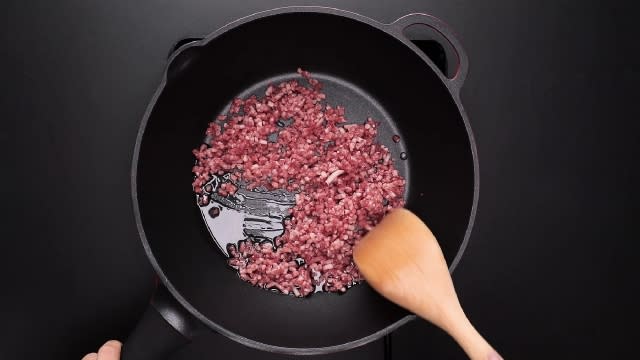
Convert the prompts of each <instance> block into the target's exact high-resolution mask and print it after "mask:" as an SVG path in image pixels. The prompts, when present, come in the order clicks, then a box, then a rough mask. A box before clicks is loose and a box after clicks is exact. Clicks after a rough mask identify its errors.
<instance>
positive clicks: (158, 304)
mask: <svg viewBox="0 0 640 360" xmlns="http://www.w3.org/2000/svg"><path fill="white" fill-rule="evenodd" d="M199 327H200V324H199V322H198V320H197V319H195V318H194V317H193V315H191V314H190V313H189V312H188V311H187V310H186V309H185V308H184V307H183V306H182V305H180V303H178V301H176V300H175V298H174V297H173V296H172V295H171V294H170V293H169V291H168V290H167V289H166V288H165V287H164V286H163V285H159V286H158V289H157V290H156V292H155V294H154V296H153V298H152V300H151V303H150V304H149V307H148V308H147V310H146V311H145V313H144V315H142V318H141V319H140V320H139V321H138V324H137V325H136V327H135V329H134V330H133V332H132V333H131V334H130V335H129V337H128V338H127V340H126V341H125V343H124V345H123V347H122V355H121V360H162V359H167V358H168V357H169V356H170V355H171V354H172V353H174V352H175V351H177V350H178V349H180V348H181V347H182V346H184V345H186V344H188V343H189V342H190V341H191V339H192V337H193V336H194V335H195V333H196V332H197V330H198V329H199Z"/></svg>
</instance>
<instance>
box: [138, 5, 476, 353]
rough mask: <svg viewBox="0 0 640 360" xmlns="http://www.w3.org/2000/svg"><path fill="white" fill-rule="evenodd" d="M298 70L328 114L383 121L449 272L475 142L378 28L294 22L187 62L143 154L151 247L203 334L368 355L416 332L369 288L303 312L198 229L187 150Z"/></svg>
mask: <svg viewBox="0 0 640 360" xmlns="http://www.w3.org/2000/svg"><path fill="white" fill-rule="evenodd" d="M298 67H302V68H304V69H305V70H309V71H311V72H312V74H316V75H317V77H318V78H319V79H320V80H321V81H323V82H324V83H325V85H326V93H327V98H328V102H329V103H334V104H342V105H344V106H345V108H346V112H347V117H348V118H349V120H350V121H353V122H362V121H364V120H365V119H366V117H368V116H371V117H373V118H375V119H376V120H378V121H381V123H382V129H381V132H380V141H381V142H383V143H385V144H386V145H387V146H388V147H389V148H390V149H392V153H393V156H394V160H395V161H396V163H397V166H398V167H399V169H400V171H401V172H402V174H403V175H404V176H405V177H406V178H407V181H408V185H407V193H406V199H407V207H408V208H410V209H411V210H413V211H414V212H416V213H417V214H418V215H419V216H421V217H422V218H423V219H424V220H425V221H426V222H427V223H428V224H429V226H430V227H431V228H432V230H433V231H434V234H435V235H436V237H437V238H438V240H439V242H440V244H441V247H442V249H443V252H444V254H445V258H446V259H447V261H448V262H449V263H451V262H452V261H453V259H454V258H455V257H456V254H457V253H458V250H459V249H460V247H461V245H462V243H463V239H464V237H465V232H466V230H467V227H468V225H469V221H470V216H471V213H472V205H473V199H474V184H475V183H474V160H473V153H472V145H471V143H470V141H471V140H470V138H469V133H468V131H467V128H466V127H465V123H464V120H463V116H462V114H461V112H460V109H459V108H458V105H457V104H456V101H455V100H454V98H453V97H452V95H451V92H450V91H449V89H448V88H447V87H446V86H445V84H444V83H443V80H442V79H441V78H440V77H439V76H438V75H437V74H436V73H435V71H434V70H433V69H432V68H431V67H429V66H428V65H427V64H426V63H425V61H424V59H423V58H421V57H420V56H418V55H417V54H416V53H415V52H414V51H413V50H412V49H410V48H409V47H407V46H406V45H405V44H403V43H402V42H400V41H398V39H396V38H395V37H394V36H392V35H389V34H388V33H386V32H384V31H381V30H379V29H377V28H375V27H372V26H371V25H369V24H366V23H363V22H360V21H357V20H354V19H351V18H347V17H343V16H336V15H331V14H321V13H313V12H305V13H285V14H278V15H273V16H268V17H264V18H259V19H256V20H253V21H251V22H247V23H245V24H243V25H241V26H238V27H236V28H234V29H232V30H230V31H227V32H224V33H222V34H219V35H218V36H217V37H215V38H211V39H209V40H206V41H203V42H202V43H201V44H198V45H196V46H192V47H189V48H186V49H184V50H182V51H181V52H180V53H179V54H178V55H177V56H176V57H175V58H174V59H173V61H172V64H171V65H170V67H169V69H168V72H167V81H166V83H165V84H164V87H163V89H162V91H161V92H160V93H159V95H158V97H157V98H156V99H155V104H154V105H153V108H152V110H151V112H150V114H149V116H148V119H147V123H146V127H145V129H144V134H143V136H142V139H141V142H140V144H139V151H140V152H139V155H138V163H137V174H136V191H137V200H138V207H139V211H140V220H141V222H142V226H143V228H144V234H143V241H144V242H145V243H146V245H147V246H148V249H149V251H150V256H152V262H155V264H154V265H155V266H156V270H157V271H158V272H159V275H160V276H161V278H163V280H164V281H165V283H166V284H169V285H170V289H171V290H172V291H173V292H174V294H175V295H178V296H179V297H180V298H181V299H182V300H184V301H185V302H186V303H187V305H188V308H189V310H190V311H192V312H193V313H195V314H196V315H197V316H198V317H199V318H200V320H202V321H204V322H205V323H206V324H207V325H209V326H210V327H212V328H213V329H215V330H217V331H220V332H222V333H223V334H225V335H227V336H230V337H231V338H234V339H235V340H238V341H240V342H242V343H245V344H247V345H251V346H256V347H260V346H264V347H265V349H267V350H274V351H284V352H288V351H286V349H292V348H297V349H317V348H323V347H332V346H333V347H335V346H337V347H339V346H342V345H344V344H347V343H349V342H358V341H359V342H366V341H369V340H372V339H374V338H376V337H378V336H380V335H381V333H382V332H385V331H390V330H391V329H392V328H393V327H394V326H398V325H399V324H401V323H402V322H403V321H406V320H408V319H410V317H409V314H408V313H407V312H406V311H404V310H402V309H400V308H399V307H397V306H395V305H393V304H391V303H389V302H388V301H386V300H384V299H383V298H382V297H380V296H379V295H377V294H376V293H375V292H374V291H373V290H372V289H371V288H370V287H369V286H367V285H366V284H360V285H357V286H354V287H353V288H351V289H350V290H349V291H347V293H346V294H344V295H337V294H327V293H319V294H314V295H312V296H311V297H308V298H304V299H299V298H294V297H291V296H284V295H280V294H275V293H272V292H268V291H265V290H262V289H259V288H255V287H252V286H251V285H249V284H247V283H245V282H243V281H241V280H240V279H239V278H238V276H237V275H236V273H235V271H233V270H232V269H231V268H229V267H228V266H227V264H226V259H225V258H224V257H223V256H222V254H221V253H220V251H219V249H218V248H217V246H216V245H215V243H214V242H213V240H212V238H211V236H210V234H209V233H208V231H207V229H206V227H205V225H204V223H203V221H202V218H201V216H200V212H199V210H198V208H197V206H196V204H195V201H194V195H193V191H192V188H191V182H192V179H193V177H192V174H191V167H192V166H193V163H194V158H193V155H192V154H191V149H193V148H195V147H197V146H198V145H199V144H200V143H201V142H202V140H203V134H204V130H205V129H206V126H207V123H208V122H210V121H212V119H214V118H215V116H216V115H217V114H219V113H221V112H222V111H223V110H224V109H225V107H226V106H227V105H228V103H229V101H230V100H231V99H233V98H234V97H236V96H239V95H242V94H247V93H254V92H256V91H260V89H261V88H263V87H264V86H265V85H266V84H267V83H269V82H278V81H279V80H281V79H283V78H289V77H293V76H296V75H295V70H296V69H297V68H298ZM393 134H399V135H400V136H401V139H402V141H401V144H400V145H398V144H394V143H392V141H391V136H392V135H393ZM402 151H405V152H406V153H407V154H408V158H407V159H406V160H400V159H399V154H400V152H402ZM301 352H302V353H304V351H302V350H301ZM312 352H313V351H312Z"/></svg>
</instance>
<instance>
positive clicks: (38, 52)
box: [0, 0, 640, 360]
mask: <svg viewBox="0 0 640 360" xmlns="http://www.w3.org/2000/svg"><path fill="white" fill-rule="evenodd" d="M288 4H291V3H290V2H288V1H273V0H272V1H265V0H260V1H258V0H251V1H243V2H237V1H236V2H216V1H193V0H184V1H179V2H178V1H174V2H159V1H146V0H139V1H100V2H99V1H95V2H85V1H69V0H65V1H57V2H52V1H37V2H36V1H31V2H18V1H9V2H8V3H3V8H4V9H3V11H2V15H0V17H1V18H2V22H1V23H2V26H3V31H2V32H0V39H1V44H2V46H0V49H1V50H0V51H1V52H2V55H1V56H0V64H1V65H2V66H1V67H0V69H2V77H1V78H0V84H1V85H0V86H2V92H1V93H0V119H1V120H0V143H1V144H2V145H1V146H2V148H1V150H2V152H1V153H2V160H3V161H2V163H3V165H4V168H5V173H4V175H3V176H2V180H1V181H2V183H1V185H2V186H0V189H1V190H0V191H1V195H2V197H1V199H2V203H3V206H2V209H3V213H2V219H3V223H2V226H1V227H0V228H1V229H2V230H0V231H2V233H1V234H2V235H1V236H0V238H1V240H0V243H1V245H0V254H1V256H2V262H1V264H2V265H0V266H1V267H0V270H1V271H0V273H1V274H2V278H3V281H2V294H1V295H0V309H2V316H1V319H2V320H3V325H4V326H3V330H2V336H0V339H1V340H0V358H1V359H79V358H80V357H81V355H82V354H84V353H86V352H89V351H92V350H95V349H96V348H97V347H98V345H99V344H100V343H102V342H103V341H104V340H106V339H108V338H118V339H123V338H125V337H126V335H127V333H128V331H129V330H130V329H131V327H132V326H133V325H134V323H135V322H136V320H137V317H138V316H140V314H141V312H142V310H143V309H144V307H145V306H146V302H147V300H148V297H149V295H150V293H151V290H152V287H153V273H152V270H151V267H150V266H149V265H148V262H147V259H146V257H145V255H144V252H143V250H142V247H141V245H140V243H139V241H138V237H137V232H136V228H135V225H134V220H133V214H132V207H131V199H130V192H129V169H130V163H131V155H132V151H133V144H134V139H135V136H136V131H137V129H138V124H139V122H140V119H141V117H142V114H143V112H144V110H145V107H146V106H147V103H148V102H149V100H150V98H151V95H152V94H153V92H154V90H155V88H156V86H157V85H158V84H159V81H160V78H161V74H162V72H163V69H164V66H165V62H166V58H167V53H168V52H169V50H170V49H171V47H172V46H173V45H174V44H175V42H177V41H178V40H180V39H182V38H186V37H198V36H202V35H204V34H207V33H209V32H211V31H213V30H215V29H216V28H218V27H220V26H222V25H223V24H225V23H227V22H229V21H231V20H234V19H236V18H238V17H242V16H244V15H248V14H250V13H253V12H255V11H258V10H264V9H268V8H273V7H278V6H282V5H288ZM296 4H298V5H300V4H308V5H310V4H313V5H327V6H333V7H339V8H344V9H347V10H352V11H355V12H358V13H361V14H363V15H367V16H369V17H372V18H374V19H377V20H380V21H383V22H390V21H392V20H394V19H396V18H398V17H400V16H402V15H404V14H406V13H409V12H416V11H421V12H427V13H430V14H433V15H435V16H437V17H439V18H440V19H442V20H444V21H446V22H448V23H449V24H450V25H451V27H452V28H453V29H455V31H456V32H457V33H458V35H459V38H460V40H461V41H462V44H463V45H464V47H465V49H466V51H467V53H468V56H469V59H470V65H471V66H470V73H469V76H468V78H467V81H466V83H465V85H464V88H463V90H462V100H463V103H464V105H465V108H466V111H467V112H468V114H469V117H470V120H471V123H472V127H473V130H474V132H475V136H476V139H477V145H478V155H479V159H480V184H481V185H480V202H479V209H478V216H477V220H476V225H475V227H474V229H473V233H472V236H471V240H470V244H469V247H468V248H467V251H466V253H465V256H464V257H463V259H462V262H461V263H460V265H459V267H458V268H457V270H456V271H455V273H454V281H455V283H456V286H457V288H458V291H459V295H460V298H461V302H462V304H463V306H464V307H465V308H466V311H467V314H468V316H469V317H470V319H471V320H472V321H473V322H474V323H475V324H476V326H477V328H478V329H479V330H480V331H481V332H482V333H484V334H485V335H486V337H487V338H488V339H489V340H490V342H492V343H493V344H494V345H495V347H496V348H497V349H499V350H500V351H501V352H502V353H503V355H504V356H505V358H510V359H540V358H558V359H560V358H563V359H566V358H581V359H584V358H614V357H622V356H623V355H624V354H628V352H630V350H631V345H632V344H631V342H630V341H629V337H630V334H631V331H628V330H627V329H629V327H628V326H625V325H624V324H625V323H626V322H625V319H626V316H627V315H626V314H625V309H626V308H628V307H630V305H631V301H632V300H631V299H632V298H633V297H632V296H629V295H630V294H631V292H632V290H633V289H632V288H634V287H635V286H634V285H633V284H636V283H637V281H636V282H634V281H632V272H631V271H629V270H630V268H631V266H630V265H631V262H630V261H629V260H630V257H631V254H632V253H633V251H632V250H631V247H632V244H633V242H634V240H637V236H634V235H633V233H632V224H633V220H634V219H633V217H634V216H633V215H637V214H638V212H637V210H638V209H637V206H636V203H637V200H638V196H637V191H636V189H635V186H634V185H635V184H637V183H638V175H639V174H638V170H637V166H634V165H637V164H638V160H637V157H636V156H635V155H636V154H637V153H638V151H637V148H638V143H639V142H640V141H639V138H638V135H637V134H638V130H639V126H638V119H639V118H640V116H639V115H640V112H639V110H638V106H637V101H638V100H637V93H638V92H637V90H636V89H635V88H636V84H637V83H638V82H639V81H640V71H639V70H638V64H639V60H640V57H639V56H638V51H637V50H638V49H637V47H638V46H637V45H636V44H637V41H636V40H635V38H636V36H635V34H636V33H637V31H636V30H635V25H636V23H635V21H634V18H633V16H634V15H632V14H633V12H632V11H631V10H630V9H629V6H627V5H623V4H614V3H611V2H609V3H608V5H604V2H599V1H586V2H584V1H583V2H580V3H576V4H570V5H563V4H560V3H559V2H524V1H517V2H516V1H498V0H489V1H419V0H403V1H394V5H390V2H388V3H387V4H386V5H382V4H381V3H378V2H372V1H364V0H349V1H322V2H310V1H298V2H297V3H296ZM336 325H337V326H339V324H336ZM391 342H392V348H391V355H392V358H393V359H417V358H433V359H463V358H464V355H463V354H462V352H461V351H460V350H459V349H458V348H457V347H456V346H455V344H454V343H453V342H452V341H451V340H450V339H448V338H447V337H446V336H444V335H443V334H442V333H440V332H438V331H436V330H435V329H434V328H432V327H431V326H430V325H429V324H427V323H425V322H423V321H415V322H413V323H411V324H409V325H406V326H403V327H402V328H401V329H400V330H398V331H396V332H395V333H394V334H393V335H392V341H391ZM205 357H206V358H234V359H236V358H237V359H282V358H284V357H283V356H279V355H274V354H267V353H261V352H258V351H256V350H251V349H247V348H244V347H242V346H240V345H238V344H235V343H233V342H231V341H229V340H227V339H225V338H223V337H222V336H220V335H217V334H213V333H210V334H206V335H204V336H202V337H201V338H199V339H197V340H196V341H195V343H193V344H192V345H191V346H189V347H187V348H185V349H184V350H183V351H182V352H180V353H179V354H177V355H176V356H175V357H174V359H182V360H186V359H203V358H205ZM320 358H322V359H383V358H384V344H383V343H382V342H381V341H378V342H376V343H373V344H370V345H368V346H365V347H363V348H360V349H356V350H352V351H350V352H347V353H342V354H335V355H330V356H323V357H320Z"/></svg>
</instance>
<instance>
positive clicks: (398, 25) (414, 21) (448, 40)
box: [388, 13, 469, 95]
mask: <svg viewBox="0 0 640 360" xmlns="http://www.w3.org/2000/svg"><path fill="white" fill-rule="evenodd" d="M420 25H422V26H420ZM388 26H389V29H390V31H391V32H393V33H395V34H396V36H399V37H401V38H405V39H407V40H415V39H412V38H411V37H410V33H411V32H413V31H412V30H413V29H414V28H419V29H420V34H421V35H420V39H419V40H434V41H436V42H437V43H439V44H440V45H441V46H442V48H443V50H444V53H445V56H446V58H447V64H448V65H449V67H450V68H451V71H450V72H449V71H447V73H445V74H443V75H444V77H445V79H446V80H447V81H446V83H447V84H448V86H449V87H450V88H451V89H452V90H453V91H454V92H455V93H456V95H458V94H459V93H460V88H462V84H463V83H464V80H465V78H466V77H467V72H468V70H469V59H468V58H467V54H466V53H465V51H464V49H463V48H462V44H461V43H460V41H459V40H458V38H457V36H456V35H455V33H454V32H453V30H451V28H450V27H449V26H448V25H447V24H446V23H444V22H443V21H442V20H440V19H438V18H436V17H433V16H431V15H428V14H423V13H413V14H408V15H405V16H403V17H401V18H399V19H398V20H396V21H394V22H392V23H391V24H389V25H388ZM425 30H426V31H425Z"/></svg>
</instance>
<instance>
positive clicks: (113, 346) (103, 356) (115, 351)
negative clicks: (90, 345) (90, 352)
mask: <svg viewBox="0 0 640 360" xmlns="http://www.w3.org/2000/svg"><path fill="white" fill-rule="evenodd" d="M121 349H122V343H120V341H117V340H109V341H107V342H106V343H104V345H102V346H101V347H100V349H99V350H98V357H97V358H96V359H97V360H119V359H120V350H121Z"/></svg>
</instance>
